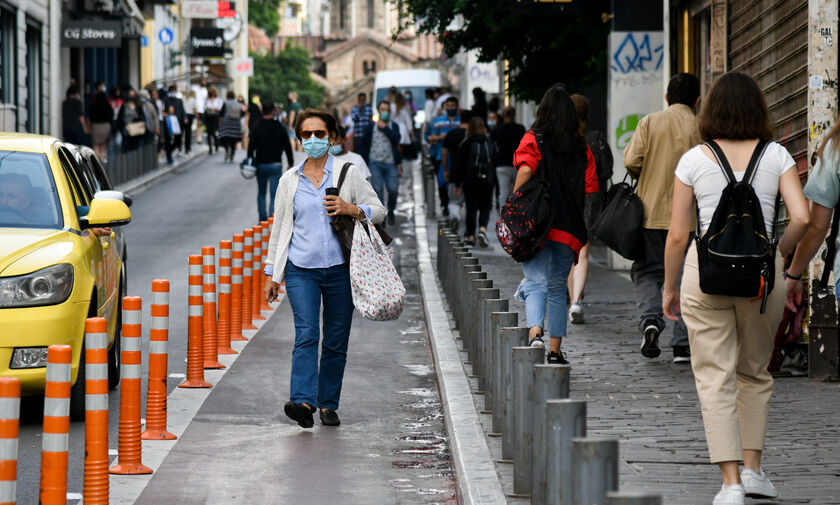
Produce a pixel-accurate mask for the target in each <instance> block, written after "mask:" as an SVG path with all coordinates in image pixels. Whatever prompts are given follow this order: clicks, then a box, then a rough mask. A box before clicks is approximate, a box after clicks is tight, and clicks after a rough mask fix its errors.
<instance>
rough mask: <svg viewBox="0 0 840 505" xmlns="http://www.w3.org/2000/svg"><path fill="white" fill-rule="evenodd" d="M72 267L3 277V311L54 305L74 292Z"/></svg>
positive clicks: (0, 288)
mask: <svg viewBox="0 0 840 505" xmlns="http://www.w3.org/2000/svg"><path fill="white" fill-rule="evenodd" d="M73 275H74V274H73V265H71V264H69V263H59V264H58V265H53V266H49V267H47V268H42V269H41V270H38V271H37V272H32V273H31V274H26V275H19V276H16V277H0V308H13V307H36V306H39V305H55V304H58V303H61V302H63V301H64V300H67V298H69V297H70V293H72V292H73Z"/></svg>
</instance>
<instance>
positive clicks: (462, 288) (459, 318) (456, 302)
mask: <svg viewBox="0 0 840 505" xmlns="http://www.w3.org/2000/svg"><path fill="white" fill-rule="evenodd" d="M480 271H481V265H479V264H478V258H474V257H472V256H468V257H465V258H460V262H459V264H458V270H457V271H456V277H455V279H454V281H455V294H454V296H453V300H452V301H453V303H451V304H450V306H451V307H452V308H453V315H454V316H455V321H456V323H457V324H458V329H463V328H464V326H465V321H464V319H465V316H464V295H465V294H466V292H467V285H466V274H467V272H480Z"/></svg>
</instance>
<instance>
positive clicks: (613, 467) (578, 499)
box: [572, 438, 618, 505]
mask: <svg viewBox="0 0 840 505" xmlns="http://www.w3.org/2000/svg"><path fill="white" fill-rule="evenodd" d="M572 479H573V482H574V483H575V484H574V486H573V487H572V504H573V505H604V504H605V503H606V501H607V493H608V492H610V491H618V440H617V439H615V438H573V439H572Z"/></svg>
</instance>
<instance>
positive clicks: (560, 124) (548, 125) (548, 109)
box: [531, 86, 586, 158]
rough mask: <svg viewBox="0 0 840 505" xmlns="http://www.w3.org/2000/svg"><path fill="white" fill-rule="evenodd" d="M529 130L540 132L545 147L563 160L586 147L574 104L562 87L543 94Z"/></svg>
mask: <svg viewBox="0 0 840 505" xmlns="http://www.w3.org/2000/svg"><path fill="white" fill-rule="evenodd" d="M531 128H532V129H533V130H539V131H541V132H542V134H543V138H544V139H545V145H547V146H548V147H549V148H550V149H551V150H552V151H554V152H555V153H557V154H558V155H560V156H561V157H563V158H570V157H574V156H575V155H576V154H577V153H578V152H579V151H580V150H582V149H584V148H585V147H586V141H585V140H584V139H583V136H581V134H580V122H579V120H578V114H577V111H576V110H575V104H574V102H572V99H571V97H570V96H569V93H568V92H567V91H566V90H565V89H564V88H563V87H562V86H552V87H551V88H549V89H548V91H546V92H545V95H543V97H542V101H540V106H539V108H538V109H537V119H536V120H535V121H534V125H533V126H532V127H531Z"/></svg>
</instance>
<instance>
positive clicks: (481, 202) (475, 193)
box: [462, 182, 493, 237]
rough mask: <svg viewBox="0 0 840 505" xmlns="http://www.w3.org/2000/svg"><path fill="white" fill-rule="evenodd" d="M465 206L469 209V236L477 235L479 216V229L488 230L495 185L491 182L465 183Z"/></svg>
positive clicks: (467, 224)
mask: <svg viewBox="0 0 840 505" xmlns="http://www.w3.org/2000/svg"><path fill="white" fill-rule="evenodd" d="M462 189H463V191H464V204H465V205H466V207H467V223H466V228H467V236H468V237H472V236H474V235H475V217H476V214H478V227H479V228H487V222H488V221H490V206H491V205H493V185H492V184H490V183H489V182H473V183H465V184H464V186H463V188H462Z"/></svg>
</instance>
